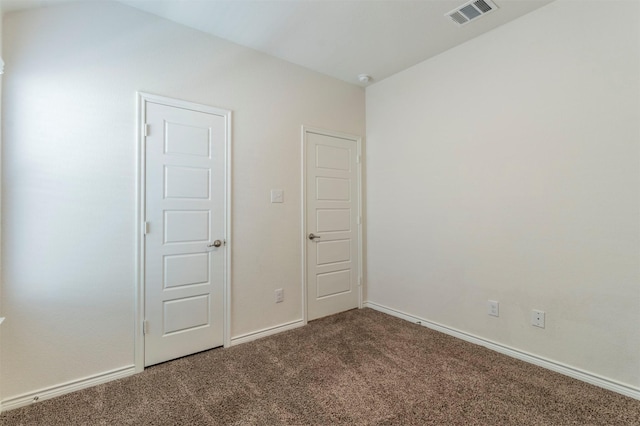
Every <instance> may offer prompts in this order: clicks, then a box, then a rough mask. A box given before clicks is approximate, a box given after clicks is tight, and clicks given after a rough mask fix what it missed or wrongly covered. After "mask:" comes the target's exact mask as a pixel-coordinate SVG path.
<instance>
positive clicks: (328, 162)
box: [305, 131, 360, 320]
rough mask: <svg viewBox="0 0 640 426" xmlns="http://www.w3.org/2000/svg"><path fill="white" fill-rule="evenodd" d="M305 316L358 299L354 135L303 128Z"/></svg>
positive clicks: (331, 310) (341, 307) (352, 305)
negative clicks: (304, 148) (305, 226)
mask: <svg viewBox="0 0 640 426" xmlns="http://www.w3.org/2000/svg"><path fill="white" fill-rule="evenodd" d="M305 136H306V141H305V143H306V160H305V161H306V173H307V175H306V182H307V184H306V185H307V187H306V201H305V202H306V215H307V218H306V224H307V230H306V233H307V235H309V234H310V233H313V234H314V235H315V236H316V238H314V239H313V240H310V239H308V238H307V240H306V245H307V258H306V263H307V319H308V320H313V319H316V318H320V317H323V316H326V315H332V314H335V313H338V312H342V311H345V310H348V309H352V308H356V307H358V304H359V296H360V288H359V286H358V279H359V275H360V272H359V271H360V257H359V251H358V249H359V243H358V241H359V240H358V239H359V232H360V230H359V226H358V216H359V214H360V213H359V199H358V194H359V182H358V179H359V173H358V166H357V155H358V146H357V140H356V139H349V138H342V137H336V136H331V135H327V134H320V133H317V132H311V131H306V132H305Z"/></svg>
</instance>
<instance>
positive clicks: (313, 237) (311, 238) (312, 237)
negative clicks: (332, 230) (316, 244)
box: [309, 233, 321, 241]
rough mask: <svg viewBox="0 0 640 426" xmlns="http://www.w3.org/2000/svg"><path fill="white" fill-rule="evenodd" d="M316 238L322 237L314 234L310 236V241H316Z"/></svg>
mask: <svg viewBox="0 0 640 426" xmlns="http://www.w3.org/2000/svg"><path fill="white" fill-rule="evenodd" d="M316 238H321V237H320V236H318V235H314V234H313V233H311V234H309V239H310V240H311V241H313V240H315V239H316Z"/></svg>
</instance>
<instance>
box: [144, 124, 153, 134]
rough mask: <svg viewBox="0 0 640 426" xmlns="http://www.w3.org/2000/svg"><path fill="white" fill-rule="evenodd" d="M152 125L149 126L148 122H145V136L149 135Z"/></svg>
mask: <svg viewBox="0 0 640 426" xmlns="http://www.w3.org/2000/svg"><path fill="white" fill-rule="evenodd" d="M150 127H151V126H149V125H148V124H146V123H145V125H144V129H143V130H144V135H145V136H149V128H150Z"/></svg>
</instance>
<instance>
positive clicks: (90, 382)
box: [0, 365, 135, 412]
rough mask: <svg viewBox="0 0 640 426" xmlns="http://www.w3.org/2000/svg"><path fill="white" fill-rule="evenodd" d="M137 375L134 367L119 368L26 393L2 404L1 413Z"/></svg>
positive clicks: (0, 404)
mask: <svg viewBox="0 0 640 426" xmlns="http://www.w3.org/2000/svg"><path fill="white" fill-rule="evenodd" d="M134 373H135V368H134V366H133V365H132V366H129V367H123V368H118V369H115V370H111V371H107V372H104V373H101V374H96V375H93V376H89V377H85V378H83V379H78V380H73V381H70V382H67V383H62V384H60V385H56V386H51V387H48V388H44V389H40V390H38V391H35V392H29V393H25V394H22V395H19V396H16V397H12V398H8V399H5V400H3V401H2V402H1V403H0V412H1V411H7V410H12V409H14V408H19V407H24V406H25V405H29V404H33V403H36V402H39V401H44V400H46V399H51V398H55V397H56V396H60V395H64V394H66V393H70V392H75V391H78V390H80V389H85V388H90V387H91V386H95V385H99V384H102V383H106V382H110V381H112V380H117V379H122V378H123V377H127V376H131V375H132V374H134Z"/></svg>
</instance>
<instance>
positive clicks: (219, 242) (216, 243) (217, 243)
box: [207, 240, 222, 247]
mask: <svg viewBox="0 0 640 426" xmlns="http://www.w3.org/2000/svg"><path fill="white" fill-rule="evenodd" d="M221 245H222V241H220V240H215V241H214V242H213V244H209V245H208V246H207V247H220V246H221Z"/></svg>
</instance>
